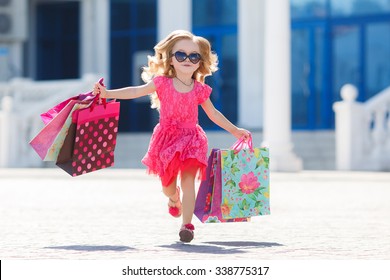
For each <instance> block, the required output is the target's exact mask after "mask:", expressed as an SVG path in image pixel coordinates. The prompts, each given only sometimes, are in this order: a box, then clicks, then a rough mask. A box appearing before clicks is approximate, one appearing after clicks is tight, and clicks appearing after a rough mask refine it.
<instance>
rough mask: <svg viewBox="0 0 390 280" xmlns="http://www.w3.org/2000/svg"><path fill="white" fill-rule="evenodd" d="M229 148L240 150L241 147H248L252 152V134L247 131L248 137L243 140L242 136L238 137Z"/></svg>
mask: <svg viewBox="0 0 390 280" xmlns="http://www.w3.org/2000/svg"><path fill="white" fill-rule="evenodd" d="M230 149H231V150H234V151H236V152H239V151H241V150H242V149H250V150H251V152H253V151H254V150H253V141H252V134H250V133H249V139H248V140H245V138H244V137H241V138H240V139H238V140H237V141H236V142H235V143H234V144H233V145H232V146H231V147H230Z"/></svg>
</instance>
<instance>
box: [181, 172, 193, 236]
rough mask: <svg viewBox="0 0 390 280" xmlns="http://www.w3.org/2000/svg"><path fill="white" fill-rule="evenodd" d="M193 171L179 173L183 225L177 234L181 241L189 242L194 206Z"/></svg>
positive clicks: (191, 234)
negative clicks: (181, 191)
mask: <svg viewBox="0 0 390 280" xmlns="http://www.w3.org/2000/svg"><path fill="white" fill-rule="evenodd" d="M195 176H196V171H195V172H182V173H181V188H182V190H183V225H182V227H181V229H180V232H179V236H180V241H182V242H191V240H192V239H193V238H194V229H195V228H194V226H193V224H191V221H192V216H193V214H194V208H195Z"/></svg>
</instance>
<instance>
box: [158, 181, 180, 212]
mask: <svg viewBox="0 0 390 280" xmlns="http://www.w3.org/2000/svg"><path fill="white" fill-rule="evenodd" d="M176 184H177V178H175V179H174V180H173V181H172V183H171V184H169V185H168V186H163V187H162V191H163V193H164V194H165V196H167V197H168V198H169V200H168V212H169V214H171V215H172V216H173V217H175V218H178V217H180V215H181V201H180V193H179V191H178V190H177V187H176V186H177V185H176Z"/></svg>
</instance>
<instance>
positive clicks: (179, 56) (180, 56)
mask: <svg viewBox="0 0 390 280" xmlns="http://www.w3.org/2000/svg"><path fill="white" fill-rule="evenodd" d="M172 56H174V57H175V58H176V60H177V61H178V62H183V61H184V60H186V59H187V58H188V59H189V60H190V61H191V62H192V63H193V64H197V63H198V62H199V61H200V60H201V58H202V57H201V56H200V54H198V53H190V54H189V55H187V54H186V53H185V52H181V51H177V52H175V53H174V54H172V55H171V57H172Z"/></svg>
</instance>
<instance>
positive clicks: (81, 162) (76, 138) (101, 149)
mask: <svg viewBox="0 0 390 280" xmlns="http://www.w3.org/2000/svg"><path fill="white" fill-rule="evenodd" d="M98 99H99V98H98V97H96V100H95V102H92V103H91V105H90V106H89V107H88V108H84V109H79V110H76V111H74V112H73V114H72V124H71V125H70V127H69V131H68V134H67V136H66V138H65V140H64V144H63V146H62V147H61V151H60V153H59V155H58V158H57V162H56V165H57V166H59V167H60V168H62V169H63V170H64V171H66V172H67V173H69V174H70V175H71V176H73V177H74V176H79V175H82V174H86V173H89V172H92V171H96V170H100V169H104V168H107V167H111V166H113V165H114V150H115V146H116V136H117V132H118V121H119V108H120V103H119V102H116V101H115V100H111V101H110V102H106V100H105V99H102V101H103V102H102V103H101V104H98Z"/></svg>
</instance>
